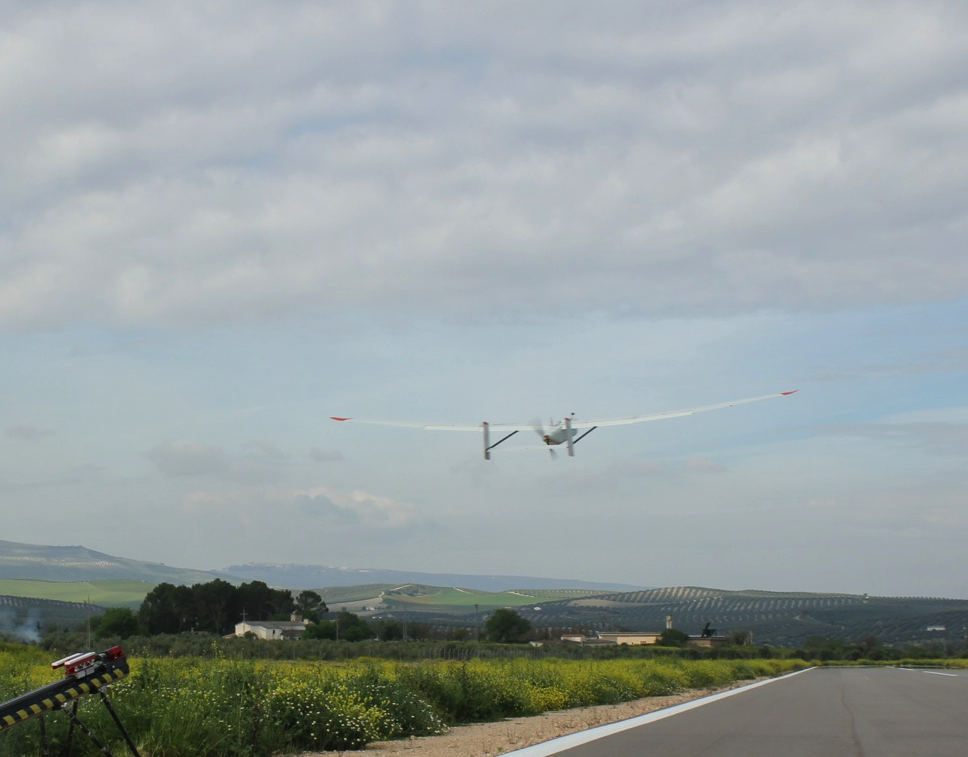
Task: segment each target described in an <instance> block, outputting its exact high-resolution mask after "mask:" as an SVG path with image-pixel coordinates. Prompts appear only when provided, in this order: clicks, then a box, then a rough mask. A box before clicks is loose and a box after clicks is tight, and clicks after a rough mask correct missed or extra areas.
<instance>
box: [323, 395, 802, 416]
mask: <svg viewBox="0 0 968 757" xmlns="http://www.w3.org/2000/svg"><path fill="white" fill-rule="evenodd" d="M799 391H800V390H799V389H794V390H793V391H792V392H780V394H782V395H783V396H784V397H789V396H790V395H791V394H796V393H797V392H799ZM340 420H342V419H340Z"/></svg>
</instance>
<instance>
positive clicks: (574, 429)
mask: <svg viewBox="0 0 968 757" xmlns="http://www.w3.org/2000/svg"><path fill="white" fill-rule="evenodd" d="M796 391H797V390H796V389H794V390H793V391H789V392H779V393H777V394H764V395H762V396H760V397H747V398H746V399H741V400H731V401H729V402H719V403H717V404H715V405H703V406H702V407H693V408H689V409H686V410H672V411H668V412H664V413H652V414H650V415H630V416H628V417H627V418H611V419H608V420H597V421H584V420H579V419H577V418H576V417H575V414H574V413H572V414H571V415H566V416H565V417H564V418H563V419H562V420H560V421H557V422H555V421H552V422H551V423H550V424H549V426H548V428H545V427H544V426H542V424H541V421H538V420H534V421H532V422H531V423H489V422H487V421H484V422H483V423H477V424H473V425H443V424H426V423H411V422H407V421H373V420H363V419H361V418H347V417H341V416H336V415H331V416H330V418H331V419H332V420H334V421H339V422H340V423H346V422H348V421H349V422H353V423H369V424H372V425H376V426H398V427H402V428H419V429H423V430H424V431H480V432H483V436H484V459H485V460H490V459H491V450H493V449H494V448H495V447H497V446H498V445H499V444H503V443H504V442H506V441H507V440H508V439H510V438H511V437H512V436H514V435H515V434H517V433H518V432H519V431H534V432H535V433H536V434H537V435H538V436H539V437H540V438H541V441H542V442H544V444H545V445H546V446H547V447H548V449H549V451H550V452H551V456H552V457H553V458H554V457H557V455H556V454H555V450H554V447H557V446H559V445H561V444H564V445H565V446H566V448H567V449H568V455H569V457H574V456H575V445H576V444H577V443H578V442H580V441H581V440H582V439H584V438H585V437H586V436H588V435H589V434H590V433H591V432H592V431H594V430H595V429H596V428H602V427H605V426H627V425H629V424H631V423H646V422H648V421H660V420H664V419H665V418H682V417H685V416H687V415H694V414H695V413H704V412H706V411H707V410H719V409H721V408H726V407H733V406H734V405H747V404H749V403H751V402H761V401H762V400H771V399H775V398H777V397H788V396H790V395H791V394H795V393H796ZM492 432H494V434H495V436H501V435H502V434H503V436H501V438H500V439H498V441H496V442H494V443H493V444H492V443H491V433H492ZM579 432H581V433H579Z"/></svg>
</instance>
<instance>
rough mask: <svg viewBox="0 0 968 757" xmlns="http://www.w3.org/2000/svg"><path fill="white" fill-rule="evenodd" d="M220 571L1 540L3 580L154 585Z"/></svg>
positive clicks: (188, 580)
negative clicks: (120, 581)
mask: <svg viewBox="0 0 968 757" xmlns="http://www.w3.org/2000/svg"><path fill="white" fill-rule="evenodd" d="M217 577H219V574H217V573H212V572H209V571H203V570H187V569H184V568H172V567H169V566H167V565H164V564H162V563H149V562H143V561H141V560H130V559H127V558H124V557H113V556H112V555H106V554H104V553H103V552H95V551H94V550H92V549H87V548H86V547H78V546H73V547H45V546H41V545H38V544H20V543H19V542H12V541H2V540H0V579H5V578H16V579H31V580H35V581H104V580H108V579H112V580H113V579H124V580H131V581H145V582H147V583H150V584H151V585H155V584H159V583H162V582H165V581H167V582H168V583H173V584H193V583H205V582H207V581H211V580H213V579H215V578H217Z"/></svg>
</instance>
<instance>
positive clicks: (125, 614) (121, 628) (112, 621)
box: [91, 607, 138, 639]
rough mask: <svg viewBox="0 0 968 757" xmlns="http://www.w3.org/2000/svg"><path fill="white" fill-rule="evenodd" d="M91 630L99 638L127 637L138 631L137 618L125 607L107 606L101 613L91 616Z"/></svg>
mask: <svg viewBox="0 0 968 757" xmlns="http://www.w3.org/2000/svg"><path fill="white" fill-rule="evenodd" d="M91 630H92V631H94V634H95V636H97V637H98V638H99V639H108V638H118V639H127V638H128V637H129V636H134V635H135V634H136V633H138V619H137V618H136V617H135V614H134V613H133V612H132V611H131V610H130V609H129V608H127V607H109V608H108V609H107V610H105V611H104V614H103V615H99V616H98V617H96V618H91Z"/></svg>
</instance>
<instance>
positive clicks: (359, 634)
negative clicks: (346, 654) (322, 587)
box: [336, 612, 375, 641]
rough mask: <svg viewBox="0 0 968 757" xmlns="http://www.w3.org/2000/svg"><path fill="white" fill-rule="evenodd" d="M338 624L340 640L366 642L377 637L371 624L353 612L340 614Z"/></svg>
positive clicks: (337, 617)
mask: <svg viewBox="0 0 968 757" xmlns="http://www.w3.org/2000/svg"><path fill="white" fill-rule="evenodd" d="M336 622H337V624H338V626H339V638H341V639H345V640H346V641H364V640H365V639H372V638H373V637H374V635H375V634H374V633H373V629H372V628H370V624H369V623H367V622H366V621H365V620H363V618H361V617H360V616H359V615H355V614H353V613H351V612H341V613H339V614H338V615H337V616H336Z"/></svg>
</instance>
